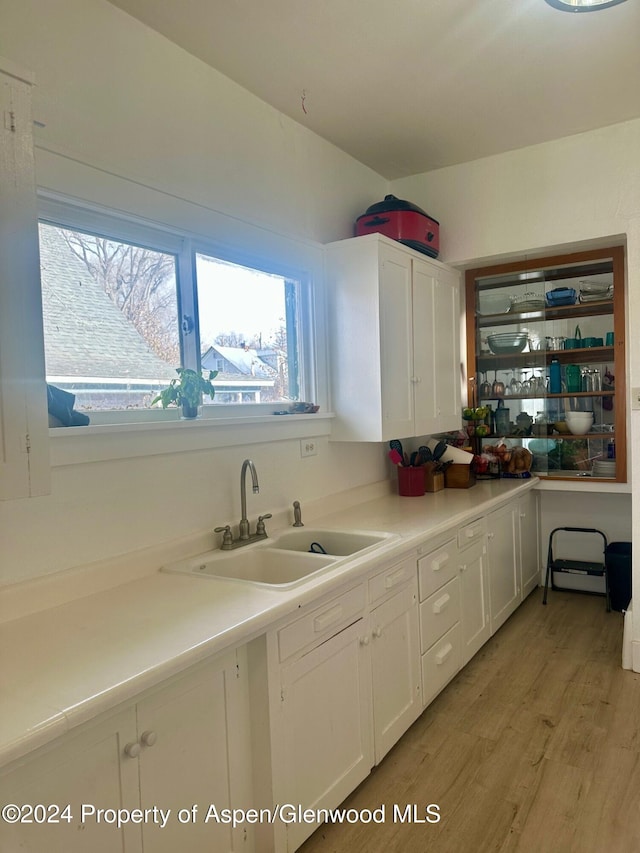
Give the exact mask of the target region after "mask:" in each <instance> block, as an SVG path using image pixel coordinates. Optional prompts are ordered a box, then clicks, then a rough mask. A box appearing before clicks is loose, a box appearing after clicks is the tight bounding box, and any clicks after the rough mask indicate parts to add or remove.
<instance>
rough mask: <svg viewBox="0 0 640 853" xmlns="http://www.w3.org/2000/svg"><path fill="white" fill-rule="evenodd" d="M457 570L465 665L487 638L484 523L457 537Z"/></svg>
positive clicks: (460, 533)
mask: <svg viewBox="0 0 640 853" xmlns="http://www.w3.org/2000/svg"><path fill="white" fill-rule="evenodd" d="M458 549H459V550H458V554H457V567H458V571H459V573H460V606H461V610H462V665H463V666H464V664H466V663H468V661H470V660H471V658H472V657H473V656H474V655H475V654H476V652H477V651H479V649H481V648H482V646H483V645H484V644H485V643H486V642H487V640H488V639H489V637H490V636H491V616H490V609H489V568H488V561H487V546H486V540H485V522H484V519H477V520H476V521H474V522H471V523H470V524H467V525H465V527H463V528H462V529H461V530H460V531H459V533H458Z"/></svg>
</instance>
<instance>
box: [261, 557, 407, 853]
mask: <svg viewBox="0 0 640 853" xmlns="http://www.w3.org/2000/svg"><path fill="white" fill-rule="evenodd" d="M252 647H253V649H254V652H253V653H254V655H255V659H254V664H255V665H254V672H256V673H257V677H256V680H257V679H258V678H259V672H260V668H261V666H266V668H267V669H268V673H269V674H268V677H267V680H266V684H265V685H264V690H265V691H266V692H267V693H268V700H267V701H268V705H269V712H270V717H271V722H270V732H269V734H268V735H265V731H264V730H262V729H260V728H259V727H258V728H256V720H254V742H255V741H257V742H260V743H261V744H262V745H263V747H264V746H265V743H266V741H267V739H268V740H269V741H270V750H269V752H270V754H269V755H268V756H267V755H266V750H265V749H264V748H263V754H262V756H261V755H260V751H258V755H257V756H256V758H257V761H258V764H259V765H260V766H264V767H269V769H270V776H271V786H270V787H269V786H265V785H264V784H263V783H262V784H261V785H260V786H259V790H258V800H259V801H260V802H261V804H263V805H267V806H268V805H270V804H275V803H293V804H300V805H301V806H302V807H303V808H309V809H318V808H333V807H336V806H338V805H339V804H340V803H341V802H342V800H344V798H345V797H346V796H347V795H348V794H350V793H351V791H353V790H354V788H356V787H357V785H359V784H360V782H361V781H362V780H363V779H365V778H366V777H367V776H368V774H369V772H370V770H371V768H372V767H373V766H374V764H377V763H378V762H379V761H381V760H382V758H383V757H384V756H385V755H386V753H387V752H388V751H389V749H391V747H392V746H393V745H394V744H395V743H396V742H397V741H398V740H399V738H400V737H401V736H402V734H404V732H405V731H406V730H407V729H408V728H409V726H410V725H411V724H412V723H413V722H414V721H415V720H416V719H417V717H418V716H419V715H420V713H421V712H422V699H421V680H420V650H419V649H420V646H419V627H418V596H417V579H416V556H415V553H413V552H412V553H411V555H410V556H407V557H405V558H404V559H401V560H400V561H398V562H394V563H393V564H391V565H389V566H386V567H385V568H384V569H383V570H382V571H376V572H375V573H374V574H372V575H371V577H369V578H368V580H367V582H366V584H360V585H358V586H356V587H353V588H352V589H349V590H346V591H345V592H343V593H341V594H340V595H339V596H337V597H334V598H331V599H329V600H328V601H326V602H324V603H322V604H321V605H320V606H318V607H314V608H313V609H311V610H310V611H309V612H308V613H306V614H305V615H303V616H300V617H299V618H297V619H294V620H292V621H289V622H287V623H286V624H284V625H283V626H282V627H280V628H279V629H278V630H277V631H273V632H270V634H269V635H267V637H266V653H265V654H266V657H265V659H264V660H262V661H261V660H260V659H259V658H260V656H261V654H262V653H261V651H260V643H254V644H252ZM263 696H264V694H263ZM263 701H264V699H263V698H261V697H260V696H259V695H257V694H256V695H254V698H253V699H252V707H258V706H259V705H260V704H261V703H262V702H263ZM258 725H259V722H258ZM316 826H317V824H314V823H311V824H310V823H304V822H296V823H290V824H287V825H284V824H283V823H282V822H277V823H276V824H275V825H274V827H273V829H272V837H271V838H269V837H268V836H265V835H264V828H262V829H261V830H259V831H262V832H263V834H262V835H261V839H260V843H261V846H262V847H263V848H264V849H270V848H271V847H273V848H274V849H275V850H277V851H292V850H295V849H297V847H298V846H299V845H300V844H302V842H303V841H304V839H305V838H307V837H308V836H309V835H310V834H311V833H312V832H313V831H314V829H315V828H316Z"/></svg>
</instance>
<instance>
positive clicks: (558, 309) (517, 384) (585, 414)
mask: <svg viewBox="0 0 640 853" xmlns="http://www.w3.org/2000/svg"><path fill="white" fill-rule="evenodd" d="M624 282H625V276H624V249H623V248H622V247H614V248H607V249H600V250H592V251H587V252H580V253H576V254H570V255H563V256H559V257H551V258H540V259H537V260H535V261H528V262H521V263H511V264H503V265H500V266H492V267H487V268H484V269H475V270H468V271H467V274H466V306H467V312H466V313H467V364H468V377H469V401H470V403H469V404H470V405H479V406H488V407H490V409H489V414H488V415H487V418H486V425H483V426H482V428H481V431H482V432H486V430H487V428H488V429H489V430H490V433H489V434H488V435H484V436H482V437H480V436H479V435H477V436H476V442H477V448H476V449H477V450H481V448H482V446H483V445H487V444H495V443H496V441H497V440H498V439H499V438H505V439H506V440H507V442H508V443H509V444H511V445H512V446H515V445H522V446H524V447H526V448H527V449H528V450H529V451H530V452H531V454H532V471H533V472H534V473H536V474H537V475H538V476H541V477H549V478H551V477H553V478H556V479H579V478H585V479H586V478H588V479H590V480H594V479H595V480H604V481H607V480H609V481H618V482H625V481H626V475H627V458H626V412H625V398H626V392H625V317H624V307H625V284H624ZM479 432H480V431H479V430H478V428H477V427H476V433H479Z"/></svg>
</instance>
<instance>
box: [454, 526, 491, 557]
mask: <svg viewBox="0 0 640 853" xmlns="http://www.w3.org/2000/svg"><path fill="white" fill-rule="evenodd" d="M485 530H486V527H485V520H484V518H477V519H476V520H475V521H472V522H471V523H470V524H465V526H464V527H461V528H460V530H459V531H458V548H460V550H461V551H462V549H463V548H468V547H469V545H473V544H474V543H475V542H478V540H480V539H482V537H483V536H484V534H485Z"/></svg>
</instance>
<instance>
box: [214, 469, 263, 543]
mask: <svg viewBox="0 0 640 853" xmlns="http://www.w3.org/2000/svg"><path fill="white" fill-rule="evenodd" d="M247 469H248V470H249V471H250V472H251V484H252V487H253V493H254V494H256V495H257V494H258V492H259V491H260V484H259V483H258V473H257V471H256V466H255V465H254V464H253V462H252V461H251V459H245V460H244V462H243V463H242V470H241V471H240V512H241V515H242V518H241V519H240V524H239V525H238V538H237V539H234V538H233V534H232V533H231V526H230V525H228V524H227V525H225V526H224V527H216V528H214V531H215V533H222V534H223V536H222V545H221V546H220V548H221V549H222V550H223V551H231V550H233V549H234V548H240V547H241V546H242V545H249V544H250V543H251V542H257V541H258V540H259V539H266V538H267V531H266V528H265V526H264V522H265V520H266V519H267V518H271V513H270V512H268V513H266V514H265V515H259V516H258V522H257V524H256V532H255V533H251V527H250V525H249V519H248V518H247Z"/></svg>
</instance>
